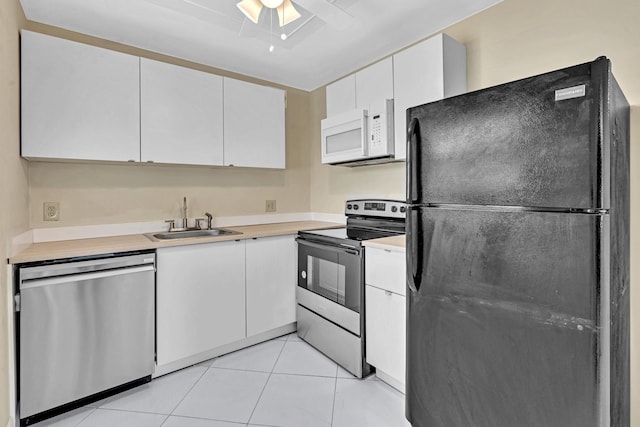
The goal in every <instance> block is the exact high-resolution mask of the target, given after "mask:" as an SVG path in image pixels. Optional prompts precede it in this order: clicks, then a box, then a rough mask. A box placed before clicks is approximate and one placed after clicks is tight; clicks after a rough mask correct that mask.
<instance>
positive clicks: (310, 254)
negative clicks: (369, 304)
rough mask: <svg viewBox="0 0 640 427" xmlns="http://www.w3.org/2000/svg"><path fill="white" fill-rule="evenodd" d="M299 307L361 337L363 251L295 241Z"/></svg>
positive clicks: (301, 240)
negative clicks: (296, 244)
mask: <svg viewBox="0 0 640 427" xmlns="http://www.w3.org/2000/svg"><path fill="white" fill-rule="evenodd" d="M297 242H298V287H297V292H296V295H297V299H298V304H300V305H302V306H304V307H305V308H307V309H308V310H311V311H312V312H314V313H316V314H318V315H320V316H322V317H324V318H326V319H327V320H330V321H332V322H334V323H336V324H338V325H339V326H342V327H343V328H345V329H347V330H349V331H351V332H352V333H354V334H356V335H358V336H359V335H360V309H361V305H362V277H363V268H364V263H363V257H362V250H361V249H360V248H354V247H344V246H336V245H332V244H329V243H317V242H311V241H309V240H304V239H300V238H298V239H297Z"/></svg>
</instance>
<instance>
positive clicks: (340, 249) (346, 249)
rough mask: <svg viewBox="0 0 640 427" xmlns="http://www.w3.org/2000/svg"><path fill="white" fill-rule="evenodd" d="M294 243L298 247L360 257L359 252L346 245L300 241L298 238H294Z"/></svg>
mask: <svg viewBox="0 0 640 427" xmlns="http://www.w3.org/2000/svg"><path fill="white" fill-rule="evenodd" d="M296 242H298V244H300V245H304V246H309V247H312V248H316V249H323V250H325V251H333V252H345V253H348V254H349V255H360V251H359V250H358V249H356V248H354V247H353V246H347V245H340V246H336V245H332V244H330V243H314V242H310V241H309V240H306V239H301V238H299V237H296Z"/></svg>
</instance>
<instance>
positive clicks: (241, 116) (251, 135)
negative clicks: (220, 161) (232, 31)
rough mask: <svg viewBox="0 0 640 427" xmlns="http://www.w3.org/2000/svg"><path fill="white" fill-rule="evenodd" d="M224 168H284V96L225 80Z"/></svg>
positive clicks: (265, 89)
mask: <svg viewBox="0 0 640 427" xmlns="http://www.w3.org/2000/svg"><path fill="white" fill-rule="evenodd" d="M224 164H225V165H226V166H243V167H260V168H274V169H284V168H285V92H284V91H283V90H281V89H276V88H273V87H269V86H261V85H256V84H253V83H247V82H244V81H241V80H235V79H231V78H227V77H225V78H224Z"/></svg>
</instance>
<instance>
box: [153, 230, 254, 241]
mask: <svg viewBox="0 0 640 427" xmlns="http://www.w3.org/2000/svg"><path fill="white" fill-rule="evenodd" d="M232 234H242V233H241V232H239V231H233V230H228V229H226V228H212V229H211V230H182V231H164V232H162V233H153V234H148V235H147V236H148V237H152V238H155V239H158V240H172V239H187V238H190V237H212V236H229V235H232Z"/></svg>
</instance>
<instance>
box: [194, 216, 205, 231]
mask: <svg viewBox="0 0 640 427" xmlns="http://www.w3.org/2000/svg"><path fill="white" fill-rule="evenodd" d="M204 220H206V218H196V228H197V229H198V230H202V226H201V225H200V221H204Z"/></svg>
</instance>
